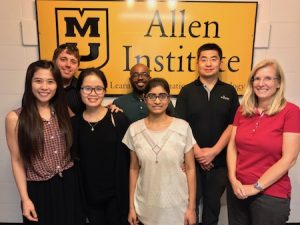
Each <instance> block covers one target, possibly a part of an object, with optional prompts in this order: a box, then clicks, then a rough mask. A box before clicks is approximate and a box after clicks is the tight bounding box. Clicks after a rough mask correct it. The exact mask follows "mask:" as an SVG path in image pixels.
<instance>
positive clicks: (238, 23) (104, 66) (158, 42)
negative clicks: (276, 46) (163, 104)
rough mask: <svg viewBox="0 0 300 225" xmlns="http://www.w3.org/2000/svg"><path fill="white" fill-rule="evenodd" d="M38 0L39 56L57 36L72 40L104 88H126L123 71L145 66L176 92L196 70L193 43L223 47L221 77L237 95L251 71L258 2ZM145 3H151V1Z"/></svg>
mask: <svg viewBox="0 0 300 225" xmlns="http://www.w3.org/2000/svg"><path fill="white" fill-rule="evenodd" d="M170 2H172V1H168V2H167V1H166V2H164V1H157V2H155V1H152V2H151V1H147V2H146V1H145V2H140V1H138V2H134V1H132V0H131V1H130V0H127V1H80V0H77V1H62V0H60V1H58V0H57V1H54V0H36V3H37V19H38V31H39V45H40V49H39V50H40V58H42V59H51V58H52V54H53V51H54V49H55V48H56V47H57V46H58V45H60V44H63V43H76V44H77V47H78V48H79V50H80V54H81V56H82V58H81V64H80V68H81V69H84V68H87V67H97V68H100V69H101V70H103V72H104V73H105V74H106V76H107V80H108V90H107V93H108V94H109V95H120V94H125V93H128V92H129V91H130V90H131V87H130V84H129V80H128V78H129V70H130V68H131V67H132V66H133V65H134V64H136V63H144V64H146V65H148V66H149V68H150V70H151V76H152V77H164V78H165V79H167V80H168V81H169V83H170V86H171V93H172V94H173V95H177V94H178V93H179V91H180V89H181V88H182V86H184V85H185V84H187V83H190V82H191V81H192V80H194V79H195V78H196V77H197V71H196V57H197V55H196V54H197V49H198V47H199V46H200V45H202V44H205V43H216V44H218V45H220V47H221V48H222V49H223V55H224V57H223V64H222V75H221V79H222V80H223V81H225V82H227V83H231V84H232V85H233V86H235V87H236V90H237V91H238V93H239V94H243V93H244V90H245V85H246V81H247V78H248V75H249V72H250V70H251V66H252V58H253V48H254V46H253V45H254V36H255V20H256V11H257V2H197V1H189V2H184V1H178V2H176V1H175V0H173V4H170ZM149 3H152V5H150V4H149Z"/></svg>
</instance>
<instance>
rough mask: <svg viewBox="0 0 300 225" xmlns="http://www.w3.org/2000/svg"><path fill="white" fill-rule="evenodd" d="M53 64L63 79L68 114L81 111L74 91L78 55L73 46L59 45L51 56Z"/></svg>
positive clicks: (80, 104)
mask: <svg viewBox="0 0 300 225" xmlns="http://www.w3.org/2000/svg"><path fill="white" fill-rule="evenodd" d="M52 60H53V62H54V63H55V64H56V65H57V67H58V69H59V70H60V73H61V75H62V78H63V85H64V90H65V93H66V98H67V103H68V106H69V109H70V111H71V112H70V114H78V113H80V112H82V111H83V105H82V103H81V100H80V97H79V95H78V93H77V91H76V85H77V78H76V77H75V74H76V73H77V71H78V69H79V63H80V55H79V50H78V48H77V47H76V45H75V44H62V45H59V46H58V47H57V48H56V49H55V51H54V54H53V58H52Z"/></svg>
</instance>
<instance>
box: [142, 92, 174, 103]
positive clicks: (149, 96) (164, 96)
mask: <svg viewBox="0 0 300 225" xmlns="http://www.w3.org/2000/svg"><path fill="white" fill-rule="evenodd" d="M169 97H170V95H169V94H167V93H160V94H158V95H156V94H153V93H149V94H146V95H145V98H146V99H148V100H151V101H156V99H157V98H158V99H159V100H160V101H166V100H167V99H169Z"/></svg>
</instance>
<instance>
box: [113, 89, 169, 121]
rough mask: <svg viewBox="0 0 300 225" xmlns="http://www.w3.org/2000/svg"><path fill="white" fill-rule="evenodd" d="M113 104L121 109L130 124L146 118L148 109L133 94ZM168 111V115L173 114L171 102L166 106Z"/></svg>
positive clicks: (141, 100)
mask: <svg viewBox="0 0 300 225" xmlns="http://www.w3.org/2000/svg"><path fill="white" fill-rule="evenodd" d="M113 104H115V105H116V106H118V107H119V108H121V109H123V111H124V113H125V115H126V116H127V118H128V119H129V120H130V121H131V122H135V121H137V120H140V119H143V118H145V117H146V116H148V108H147V106H146V104H145V102H144V100H143V99H141V98H139V97H138V96H137V95H136V94H135V93H134V92H131V93H129V94H126V95H123V96H121V97H119V98H117V99H115V100H114V102H113ZM168 110H169V111H170V114H172V113H173V112H174V106H173V105H172V103H171V102H170V104H169V106H168Z"/></svg>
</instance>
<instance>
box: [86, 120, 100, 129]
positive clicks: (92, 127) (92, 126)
mask: <svg viewBox="0 0 300 225" xmlns="http://www.w3.org/2000/svg"><path fill="white" fill-rule="evenodd" d="M99 121H100V120H99ZM99 121H98V122H96V123H95V124H94V125H92V124H91V123H90V122H88V121H87V122H88V124H89V125H90V127H91V131H94V130H95V128H94V127H95V126H96V125H97V124H98V123H99Z"/></svg>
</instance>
